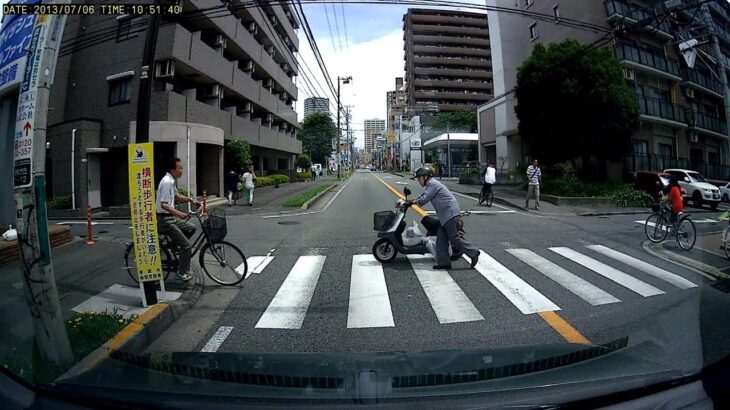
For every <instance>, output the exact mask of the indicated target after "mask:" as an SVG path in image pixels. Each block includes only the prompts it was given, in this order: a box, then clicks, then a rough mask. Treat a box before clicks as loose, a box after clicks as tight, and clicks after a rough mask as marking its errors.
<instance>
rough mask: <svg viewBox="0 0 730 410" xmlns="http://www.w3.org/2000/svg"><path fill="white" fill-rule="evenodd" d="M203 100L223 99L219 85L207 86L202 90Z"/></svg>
mask: <svg viewBox="0 0 730 410" xmlns="http://www.w3.org/2000/svg"><path fill="white" fill-rule="evenodd" d="M203 97H205V98H223V87H221V86H220V84H213V85H208V86H206V87H205V89H204V90H203Z"/></svg>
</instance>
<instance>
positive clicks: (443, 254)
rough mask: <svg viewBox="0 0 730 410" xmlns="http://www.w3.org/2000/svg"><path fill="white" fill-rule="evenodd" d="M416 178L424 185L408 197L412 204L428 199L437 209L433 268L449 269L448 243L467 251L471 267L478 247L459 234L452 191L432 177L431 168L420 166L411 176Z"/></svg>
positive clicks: (455, 204) (423, 203) (458, 210)
mask: <svg viewBox="0 0 730 410" xmlns="http://www.w3.org/2000/svg"><path fill="white" fill-rule="evenodd" d="M411 179H416V180H418V183H419V184H420V185H421V186H422V187H424V188H425V191H424V192H423V193H422V194H421V196H419V197H418V198H416V199H413V200H411V203H412V204H415V205H418V206H423V205H425V204H427V203H429V202H431V204H432V205H433V208H434V209H435V210H436V216H437V217H438V219H439V222H441V227H439V230H438V234H437V236H436V238H437V239H436V261H437V263H438V264H437V265H435V266H434V267H433V268H434V269H451V261H450V257H449V245H451V247H452V249H453V250H454V251H455V252H456V253H457V254H461V253H464V254H466V255H467V256H468V257H469V259H471V267H472V268H474V267H475V266H476V265H477V261H478V260H479V249H477V247H475V246H474V245H472V244H471V243H469V242H467V241H465V240H464V238H463V236H462V235H459V226H460V225H461V210H460V209H459V203H458V202H457V201H456V197H455V196H454V194H452V193H451V191H449V189H448V188H446V186H445V185H444V184H442V183H441V182H439V181H438V180H436V179H434V178H433V174H432V173H431V170H430V169H428V168H419V169H418V171H416V176H415V177H413V178H411Z"/></svg>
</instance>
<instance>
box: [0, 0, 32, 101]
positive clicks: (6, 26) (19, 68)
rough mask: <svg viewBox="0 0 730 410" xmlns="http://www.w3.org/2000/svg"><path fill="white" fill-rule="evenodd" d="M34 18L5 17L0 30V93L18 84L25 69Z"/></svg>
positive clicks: (20, 0) (27, 0) (19, 0)
mask: <svg viewBox="0 0 730 410" xmlns="http://www.w3.org/2000/svg"><path fill="white" fill-rule="evenodd" d="M35 3H40V0H11V1H10V4H35ZM35 21H36V17H35V16H32V15H12V14H9V15H5V16H3V21H2V29H0V92H2V90H3V89H5V88H6V87H9V86H13V85H15V84H18V83H20V81H21V80H22V79H23V72H24V69H25V57H26V54H27V53H28V48H29V47H30V42H31V37H32V35H33V26H34V25H35Z"/></svg>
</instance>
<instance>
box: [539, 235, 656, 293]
mask: <svg viewBox="0 0 730 410" xmlns="http://www.w3.org/2000/svg"><path fill="white" fill-rule="evenodd" d="M550 250H551V251H553V252H555V253H557V254H558V255H561V256H563V257H565V258H568V259H570V260H572V261H573V262H575V263H577V264H579V265H583V266H585V267H586V268H588V269H590V270H592V271H594V272H596V273H597V274H599V275H601V276H603V277H605V278H607V279H610V280H612V281H614V282H616V283H618V284H619V285H621V286H623V287H625V288H627V289H629V290H631V291H634V292H636V293H638V294H639V295H641V296H644V297H648V296H655V295H661V294H663V293H664V291H662V290H661V289H657V288H655V287H654V286H652V285H650V284H648V283H646V282H643V281H640V280H639V279H636V278H635V277H633V276H631V275H629V274H627V273H624V272H622V271H620V270H618V269H616V268H612V267H611V266H608V265H606V264H605V263H603V262H600V261H597V260H595V259H593V258H590V257H588V256H586V255H584V254H582V253H580V252H576V251H574V250H572V249H570V248H563V247H555V248H550Z"/></svg>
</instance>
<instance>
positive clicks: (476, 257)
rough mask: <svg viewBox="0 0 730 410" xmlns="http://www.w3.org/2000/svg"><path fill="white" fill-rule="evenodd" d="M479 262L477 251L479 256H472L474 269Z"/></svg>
mask: <svg viewBox="0 0 730 410" xmlns="http://www.w3.org/2000/svg"><path fill="white" fill-rule="evenodd" d="M477 262H479V254H478V253H477V256H475V257H473V258H471V268H472V269H474V267H475V266H477Z"/></svg>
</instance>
